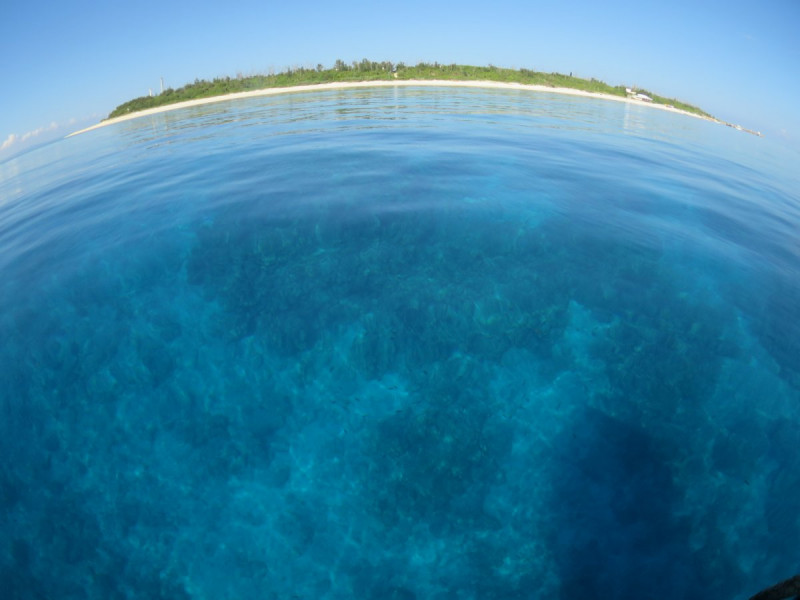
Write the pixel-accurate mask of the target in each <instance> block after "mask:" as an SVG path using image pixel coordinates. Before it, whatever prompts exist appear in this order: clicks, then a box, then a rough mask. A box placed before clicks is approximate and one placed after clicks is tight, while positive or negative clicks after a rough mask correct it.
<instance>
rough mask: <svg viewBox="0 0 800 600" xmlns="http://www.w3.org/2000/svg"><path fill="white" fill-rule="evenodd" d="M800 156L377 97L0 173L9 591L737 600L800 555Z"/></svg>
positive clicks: (54, 156) (207, 111)
mask: <svg viewBox="0 0 800 600" xmlns="http://www.w3.org/2000/svg"><path fill="white" fill-rule="evenodd" d="M798 167H800V163H798V161H796V158H795V157H791V156H787V155H786V154H782V153H781V152H780V151H779V150H776V147H775V146H773V145H771V144H770V141H769V140H765V139H758V138H755V137H752V136H748V135H746V134H743V133H741V132H737V131H733V130H731V129H728V128H725V127H722V126H719V125H715V124H711V123H707V122H704V121H701V120H699V119H693V118H689V117H685V116H680V115H673V114H669V113H665V112H662V111H658V110H653V109H648V108H646V107H637V106H630V105H625V104H622V103H614V102H602V101H594V100H587V99H581V98H571V97H564V96H555V95H547V94H531V93H523V92H504V91H490V90H456V89H444V88H440V89H439V88H436V89H413V88H407V89H397V90H393V89H375V90H357V91H354V90H351V91H343V92H323V93H313V94H297V95H286V96H280V97H271V98H261V99H253V100H248V101H240V102H236V103H224V104H215V105H208V106H204V107H199V108H194V109H187V110H182V111H176V112H169V113H164V114H161V115H157V116H153V117H146V118H141V119H137V120H133V121H129V122H125V123H121V124H118V125H114V126H110V127H106V128H103V129H100V130H96V131H94V132H90V133H87V134H83V135H80V136H77V137H74V138H69V139H67V140H63V141H59V142H56V143H53V144H50V145H48V146H45V147H43V148H39V149H38V150H36V151H33V152H29V153H28V154H25V155H23V156H20V157H18V158H16V159H13V160H10V161H6V162H5V163H2V164H0V340H1V341H2V343H1V344H0V416H1V417H2V421H1V422H0V433H1V435H0V461H1V462H0V534H1V535H0V586H2V589H3V592H2V594H1V595H2V597H3V598H8V599H12V600H17V599H28V598H35V599H56V598H58V599H72V598H76V599H77V598H90V599H104V600H110V599H122V598H164V599H167V598H169V599H188V598H192V599H197V600H199V599H208V600H212V599H214V600H216V599H226V598H227V599H239V598H241V599H256V598H265V599H271V598H274V599H288V598H304V599H305V598H309V599H312V598H313V599H317V598H336V599H344V598H365V599H395V600H400V599H402V600H410V599H415V598H416V599H423V598H424V599H428V598H430V599H437V600H445V599H458V600H462V599H463V600H471V599H476V600H478V599H489V598H498V599H499V598H532V599H533V598H554V597H555V598H562V599H565V600H566V599H571V598H603V599H637V600H638V599H647V598H653V599H655V598H658V599H659V600H664V599H695V598H696V599H698V600H699V599H704V600H705V599H709V598H717V599H720V600H721V599H738V598H742V599H744V598H747V597H749V596H750V595H752V594H754V593H755V592H756V591H758V590H759V589H761V588H763V587H766V586H768V585H771V584H773V583H776V582H777V581H779V580H781V579H784V578H786V577H789V576H790V575H793V574H794V573H795V572H797V571H798V570H800V543H798V540H800V452H798V448H800V428H798V423H800V236H798V231H800V195H799V193H798V190H800V183H799V181H800V180H798V175H797V173H798V171H800V169H798Z"/></svg>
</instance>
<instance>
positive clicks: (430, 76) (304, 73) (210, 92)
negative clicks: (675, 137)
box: [67, 59, 760, 137]
mask: <svg viewBox="0 0 800 600" xmlns="http://www.w3.org/2000/svg"><path fill="white" fill-rule="evenodd" d="M366 86H376V87H377V86H459V87H487V88H503V89H522V90H530V91H538V92H554V93H562V94H570V95H579V96H587V97H594V98H601V99H607V100H618V101H623V102H632V103H640V104H646V105H649V106H653V107H658V108H662V109H665V110H671V111H674V112H678V113H682V114H686V115H690V116H694V117H700V118H703V119H707V120H710V121H714V122H717V123H722V124H724V125H729V126H731V127H736V128H737V129H740V130H742V131H747V132H748V133H753V134H755V135H760V133H757V132H753V131H749V130H746V129H744V128H742V127H740V126H737V125H731V124H730V123H725V122H724V121H720V120H719V119H716V118H714V117H713V116H711V115H710V114H708V113H707V112H705V111H704V110H701V109H700V108H698V107H696V106H693V105H691V104H688V103H686V102H682V101H680V100H676V99H674V98H666V97H663V96H659V95H657V94H653V93H651V92H649V91H647V90H643V89H640V88H638V89H631V88H626V87H625V86H611V85H608V84H607V83H605V82H602V81H599V80H597V79H594V78H592V79H583V78H580V77H573V75H572V74H571V73H570V74H569V75H564V74H561V73H542V72H539V71H532V70H529V69H519V70H515V69H503V68H499V67H494V66H488V67H473V66H468V65H456V64H451V65H442V64H439V63H419V64H417V65H415V66H406V65H405V64H403V63H396V64H395V63H391V62H373V61H369V60H367V59H364V60H362V61H361V62H354V63H351V64H346V63H344V62H343V61H341V60H337V61H336V63H335V64H334V66H333V67H332V68H330V69H325V68H324V67H323V66H322V65H317V67H316V68H314V69H311V68H296V69H288V70H286V71H284V72H282V73H278V74H268V75H252V76H248V77H244V76H241V75H239V76H237V77H233V78H232V77H223V78H216V79H214V80H212V81H206V80H201V79H196V80H195V81H194V82H193V83H189V84H186V85H184V86H183V87H180V88H177V89H172V88H170V87H168V88H166V89H164V90H163V91H162V92H161V93H160V94H156V95H154V94H152V93H150V94H149V95H147V96H141V97H139V98H134V99H133V100H129V101H127V102H124V103H123V104H120V105H119V106H117V108H115V109H114V110H113V111H111V113H110V114H109V116H108V118H107V119H106V120H104V121H101V122H100V123H98V124H97V125H94V126H92V127H88V128H86V129H82V130H80V131H76V132H74V133H72V134H70V135H77V134H79V133H83V132H86V131H90V130H92V129H96V128H98V127H102V126H105V125H110V124H112V123H117V122H119V121H125V120H128V119H132V118H136V117H141V116H146V115H151V114H155V113H160V112H164V111H167V110H174V109H178V108H185V107H189V106H197V105H200V104H208V103H212V102H221V101H226V100H235V99H238V98H248V97H253V96H266V95H273V94H280V93H290V92H305V91H313V90H324V89H339V88H350V87H366ZM67 137H69V136H67Z"/></svg>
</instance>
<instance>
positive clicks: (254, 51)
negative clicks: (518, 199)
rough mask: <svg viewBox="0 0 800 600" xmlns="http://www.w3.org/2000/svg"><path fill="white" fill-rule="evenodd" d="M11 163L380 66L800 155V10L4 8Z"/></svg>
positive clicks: (0, 118)
mask: <svg viewBox="0 0 800 600" xmlns="http://www.w3.org/2000/svg"><path fill="white" fill-rule="evenodd" d="M2 13H3V15H2V17H3V18H2V21H3V24H4V27H3V30H4V31H3V35H2V36H0V56H2V57H3V58H2V60H0V81H2V83H3V87H2V95H0V98H1V99H0V107H2V110H0V146H2V149H0V160H2V159H4V158H6V157H7V156H9V155H11V154H13V153H16V152H17V151H20V150H24V149H25V148H26V147H29V146H30V145H32V144H35V143H39V142H43V141H46V140H47V139H50V138H53V137H55V136H59V135H64V134H66V133H69V132H71V131H73V130H75V129H78V128H80V127H82V126H85V125H88V124H91V123H93V122H97V121H99V120H100V119H101V118H103V117H105V116H107V115H108V113H109V112H110V111H111V110H112V109H113V108H114V107H116V106H117V105H118V104H120V103H122V102H124V101H126V100H129V99H131V98H134V97H136V96H141V95H145V94H147V93H148V90H149V89H152V90H153V91H157V90H158V88H159V85H160V77H163V78H164V81H165V83H166V85H169V86H173V87H179V86H181V85H183V84H185V83H187V82H190V81H193V80H194V79H195V78H213V77H217V76H225V75H231V76H233V75H236V74H237V73H238V72H241V73H243V74H245V75H247V74H252V73H258V72H267V71H268V70H269V69H274V70H276V71H280V70H283V69H284V68H286V67H289V66H315V65H316V64H317V63H322V64H324V65H325V66H332V64H333V62H334V61H335V60H336V59H337V58H341V59H342V60H345V61H346V62H351V61H353V60H360V59H362V58H369V59H371V60H390V61H393V62H399V61H404V62H406V63H416V62H418V61H422V60H424V61H431V62H432V61H438V62H442V63H451V62H456V63H465V64H475V65H485V64H494V65H497V66H504V67H515V68H519V67H526V68H532V69H535V70H540V71H559V72H562V73H569V72H572V73H573V74H575V75H578V76H582V77H596V78H598V79H602V80H603V81H606V82H607V83H610V84H612V85H617V84H626V85H638V86H640V87H644V88H647V89H649V90H651V91H653V92H656V93H659V94H662V95H665V96H670V97H676V98H678V99H681V100H684V101H687V102H690V103H692V104H696V105H698V106H700V107H701V108H703V109H705V110H707V111H708V112H710V113H712V114H713V115H715V116H717V117H719V118H721V119H724V120H727V121H731V122H735V123H740V124H742V125H743V126H745V127H748V128H752V129H756V130H760V131H762V132H764V133H765V135H767V136H769V137H773V138H776V139H778V140H780V141H786V142H788V144H789V145H790V146H792V147H794V148H800V116H799V115H798V110H797V105H798V103H799V102H798V99H800V0H774V1H770V0H767V1H765V2H752V0H748V1H740V0H730V1H727V2H719V1H716V0H714V1H710V2H708V1H702V0H700V1H692V2H688V1H685V0H672V1H670V2H666V1H663V0H662V1H660V2H646V1H642V2H633V1H625V2H618V1H615V0H610V1H604V2H597V1H596V0H566V1H563V2H536V1H528V2H523V1H509V0H497V1H495V2H491V3H490V2H486V1H481V2H473V1H472V0H467V1H464V2H461V3H459V4H456V3H454V2H440V1H438V0H426V1H419V0H409V1H407V2H391V3H389V2H382V1H381V0H376V1H373V2H354V1H350V0H341V1H337V2H316V1H311V2H302V1H300V2H297V1H295V2H275V1H272V0H269V1H261V2H258V1H252V0H244V1H238V0H230V1H228V2H208V1H206V0H192V1H186V0H177V1H170V0H160V1H154V0H139V1H138V2H118V1H115V0H112V1H108V0H106V1H103V2H95V1H88V0H74V1H71V2H63V1H60V0H59V1H41V0H28V1H26V2H8V3H6V5H5V6H4V8H3V10H2Z"/></svg>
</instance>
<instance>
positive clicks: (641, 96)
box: [625, 87, 653, 102]
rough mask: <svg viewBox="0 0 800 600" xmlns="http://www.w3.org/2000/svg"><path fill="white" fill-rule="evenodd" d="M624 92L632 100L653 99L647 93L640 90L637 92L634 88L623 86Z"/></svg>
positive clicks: (647, 100)
mask: <svg viewBox="0 0 800 600" xmlns="http://www.w3.org/2000/svg"><path fill="white" fill-rule="evenodd" d="M625 93H626V94H628V98H633V99H634V100H641V101H642V102H652V101H653V99H652V98H651V97H650V96H648V95H647V94H642V93H640V92H637V91H636V90H635V89H631V88H629V87H626V88H625Z"/></svg>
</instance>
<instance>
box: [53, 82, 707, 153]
mask: <svg viewBox="0 0 800 600" xmlns="http://www.w3.org/2000/svg"><path fill="white" fill-rule="evenodd" d="M366 87H468V88H484V89H500V90H517V91H528V92H547V93H551V94H563V95H566V96H582V97H584V98H596V99H598V100H614V101H616V102H627V103H629V104H636V105H638V106H647V107H650V108H657V109H660V110H666V111H669V112H673V113H677V114H681V115H686V116H689V117H694V118H695V119H703V120H704V121H710V122H712V123H722V121H719V120H718V119H714V118H710V117H704V116H702V115H698V114H695V113H691V112H688V111H685V110H681V109H679V108H675V107H672V106H667V105H665V104H654V103H651V102H644V101H642V100H636V99H634V98H623V97H622V96H612V95H611V94H602V93H599V92H586V91H584V90H578V89H574V88H564V87H549V86H546V85H533V84H524V83H505V82H501V81H453V80H447V79H444V80H442V79H405V80H400V81H383V80H377V81H336V82H331V83H315V84H310V85H296V86H291V87H276V88H264V89H261V90H251V91H248V92H235V93H233V94H225V95H223V96H211V97H209V98H197V99H195V100H186V101H184V102H176V103H174V104H166V105H164V106H157V107H155V108H147V109H145V110H140V111H136V112H134V113H130V114H127V115H123V116H121V117H114V118H113V119H108V120H106V121H101V122H100V123H97V124H95V125H92V126H91V127H86V128H84V129H81V130H79V131H74V132H72V133H70V134H69V135H67V136H66V137H68V138H69V137H72V136H73V135H79V134H81V133H86V132H87V131H92V130H94V129H99V128H101V127H106V126H107V125H114V124H116V123H121V122H123V121H130V120H131V119H138V118H140V117H146V116H149V115H155V114H159V113H163V112H168V111H171V110H180V109H181V108H190V107H192V106H203V105H204V104H214V103H216V102H227V101H229V100H242V99H245V98H257V97H260V96H276V95H279V94H291V93H300V92H315V91H326V90H340V89H353V88H366Z"/></svg>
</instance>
